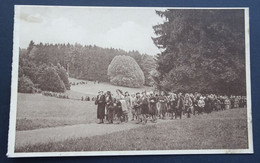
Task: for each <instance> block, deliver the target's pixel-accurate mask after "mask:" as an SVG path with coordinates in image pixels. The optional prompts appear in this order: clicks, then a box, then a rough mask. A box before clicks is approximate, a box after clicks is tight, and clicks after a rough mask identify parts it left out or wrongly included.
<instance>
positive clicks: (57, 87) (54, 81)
mask: <svg viewBox="0 0 260 163" xmlns="http://www.w3.org/2000/svg"><path fill="white" fill-rule="evenodd" d="M39 82H40V83H39V87H40V88H41V90H42V91H52V92H65V90H66V87H65V85H64V83H63V81H62V80H61V78H60V77H59V75H58V73H57V72H56V70H55V68H53V67H49V68H46V69H45V70H44V71H43V73H42V74H41V77H40V81H39Z"/></svg>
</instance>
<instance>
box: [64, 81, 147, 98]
mask: <svg viewBox="0 0 260 163" xmlns="http://www.w3.org/2000/svg"><path fill="white" fill-rule="evenodd" d="M69 80H70V82H80V81H86V80H77V79H74V78H69ZM117 89H120V90H122V91H123V92H126V91H128V92H129V93H130V94H132V93H137V92H141V91H142V90H146V91H148V92H149V91H152V87H147V86H143V87H141V88H130V87H121V86H115V85H112V84H110V83H104V82H101V83H99V84H94V82H93V81H87V84H79V85H76V86H71V90H72V91H75V92H78V93H84V94H88V95H95V96H96V95H97V94H98V91H99V90H103V91H105V92H106V91H111V93H112V94H114V95H115V94H116V90H117Z"/></svg>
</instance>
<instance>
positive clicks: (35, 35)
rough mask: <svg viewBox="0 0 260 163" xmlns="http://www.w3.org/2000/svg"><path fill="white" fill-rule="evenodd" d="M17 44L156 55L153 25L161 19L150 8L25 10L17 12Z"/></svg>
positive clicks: (52, 8) (38, 8)
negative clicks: (63, 45)
mask: <svg viewBox="0 0 260 163" xmlns="http://www.w3.org/2000/svg"><path fill="white" fill-rule="evenodd" d="M16 18H17V19H19V45H20V47H21V48H27V47H28V45H29V42H30V41H31V40H33V41H34V42H35V43H36V44H38V43H40V42H42V43H71V44H75V43H79V44H82V45H97V46H100V47H104V48H110V47H113V48H120V49H123V50H126V51H130V50H137V51H139V52H140V53H146V54H149V55H155V54H157V53H160V50H159V49H158V48H157V47H156V46H155V45H154V43H153V41H152V39H151V37H155V36H156V35H155V34H154V31H153V28H152V26H154V25H157V24H161V23H162V22H163V20H162V18H161V17H159V16H158V15H156V13H155V9H152V8H108V7H104V8H91V7H28V6H21V7H20V8H19V9H17V10H16Z"/></svg>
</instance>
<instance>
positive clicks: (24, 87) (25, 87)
mask: <svg viewBox="0 0 260 163" xmlns="http://www.w3.org/2000/svg"><path fill="white" fill-rule="evenodd" d="M34 90H35V88H34V84H33V82H32V81H31V80H30V79H29V78H28V77H26V76H22V77H20V78H19V79H18V92H20V93H34Z"/></svg>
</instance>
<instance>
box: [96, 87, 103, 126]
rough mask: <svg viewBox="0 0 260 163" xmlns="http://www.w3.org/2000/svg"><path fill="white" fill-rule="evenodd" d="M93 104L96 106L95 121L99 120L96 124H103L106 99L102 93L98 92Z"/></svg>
mask: <svg viewBox="0 0 260 163" xmlns="http://www.w3.org/2000/svg"><path fill="white" fill-rule="evenodd" d="M95 104H96V105H97V119H99V122H98V124H101V123H104V117H105V105H106V98H105V96H104V95H103V91H99V92H98V96H97V98H96V101H95Z"/></svg>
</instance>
